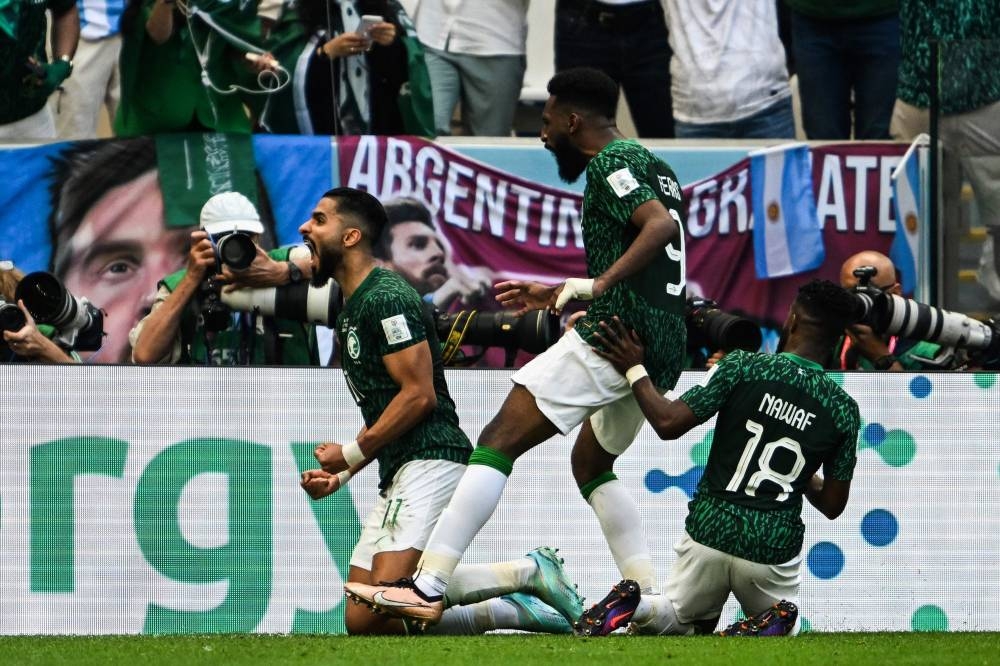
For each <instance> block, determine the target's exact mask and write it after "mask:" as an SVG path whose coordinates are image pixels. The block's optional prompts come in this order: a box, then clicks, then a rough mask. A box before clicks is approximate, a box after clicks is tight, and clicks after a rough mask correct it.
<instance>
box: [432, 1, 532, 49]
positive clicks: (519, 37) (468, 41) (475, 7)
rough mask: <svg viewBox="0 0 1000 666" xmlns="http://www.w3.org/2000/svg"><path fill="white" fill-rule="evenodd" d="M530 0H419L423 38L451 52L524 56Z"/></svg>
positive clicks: (436, 47) (438, 47) (434, 46)
mask: <svg viewBox="0 0 1000 666" xmlns="http://www.w3.org/2000/svg"><path fill="white" fill-rule="evenodd" d="M528 2H529V0H489V1H488V2H487V1H485V0H420V2H419V4H417V13H416V16H415V17H414V21H413V22H414V25H416V28H417V35H418V36H419V37H420V41H421V42H422V43H424V44H426V45H427V46H430V47H431V48H434V49H438V50H439V51H447V52H449V53H464V54H467V55H476V56H496V55H524V52H525V49H524V45H525V41H526V40H527V35H528V22H527V19H526V14H527V11H528Z"/></svg>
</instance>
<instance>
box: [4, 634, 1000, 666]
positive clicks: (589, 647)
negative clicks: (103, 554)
mask: <svg viewBox="0 0 1000 666" xmlns="http://www.w3.org/2000/svg"><path fill="white" fill-rule="evenodd" d="M998 655H1000V634H996V633H989V634H984V633H898V634H889V633H886V634H806V635H803V636H800V637H798V638H794V639H784V638H764V639H748V638H744V639H734V638H726V639H723V638H716V637H713V636H700V637H696V638H654V637H642V638H637V637H631V636H611V637H609V638H590V639H579V638H573V637H570V636H526V635H503V636H477V637H438V636H425V637H421V638H364V637H351V638H349V637H345V636H316V635H311V636H308V635H294V636H264V635H212V636H4V637H0V662H2V663H3V664H4V665H5V666H6V665H10V664H67V665H69V664H72V666H88V665H89V664H100V665H102V666H104V665H105V664H135V665H136V666H156V665H158V664H164V665H166V664H170V665H171V666H195V665H197V664H227V665H230V664H232V665H239V664H308V665H309V666H326V665H328V664H352V665H353V664H358V665H363V666H367V665H368V664H372V665H377V666H382V665H385V666H396V665H403V666H425V665H426V666H442V665H444V664H469V665H471V666H487V665H489V664H518V665H520V664H555V665H556V666H570V665H571V664H588V665H603V664H608V665H614V666H618V665H621V666H632V665H633V664H634V665H636V666H647V665H650V666H651V665H652V664H663V663H670V664H672V665H673V664H698V665H699V666H705V665H707V664H738V665H741V666H742V665H744V664H745V665H747V666H781V665H782V664H787V665H788V666H809V665H810V664H816V665H817V666H820V665H822V666H827V665H829V664H849V665H850V666H857V665H858V664H878V665H879V666H889V665H890V664H891V665H892V666H895V665H896V664H963V665H966V664H992V663H997V660H998V658H1000V657H998Z"/></svg>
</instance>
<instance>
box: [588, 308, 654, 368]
mask: <svg viewBox="0 0 1000 666" xmlns="http://www.w3.org/2000/svg"><path fill="white" fill-rule="evenodd" d="M594 339H595V340H597V341H598V342H599V343H600V345H601V347H603V349H601V348H598V347H592V349H593V350H594V352H595V353H596V354H598V355H599V356H602V357H604V358H606V359H608V361H610V362H611V365H613V366H615V370H617V371H618V372H620V373H622V374H625V371H626V370H628V369H629V368H631V367H633V366H636V365H642V359H643V353H644V349H643V346H642V341H641V340H639V334H638V333H636V332H635V331H633V330H629V329H627V328H625V325H624V324H623V323H622V321H621V319H619V318H618V317H615V318H614V319H613V320H612V321H611V324H610V325H608V323H607V322H603V321H602V322H601V332H600V333H594Z"/></svg>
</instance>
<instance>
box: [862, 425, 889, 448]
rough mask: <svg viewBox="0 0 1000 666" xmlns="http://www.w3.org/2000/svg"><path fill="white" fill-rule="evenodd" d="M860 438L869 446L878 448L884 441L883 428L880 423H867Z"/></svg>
mask: <svg viewBox="0 0 1000 666" xmlns="http://www.w3.org/2000/svg"><path fill="white" fill-rule="evenodd" d="M861 436H862V437H864V438H865V441H866V442H868V445H869V446H879V445H880V444H881V443H882V442H884V441H885V427H884V426H883V425H882V424H881V423H869V424H868V425H866V426H865V429H864V431H863V432H862V433H861Z"/></svg>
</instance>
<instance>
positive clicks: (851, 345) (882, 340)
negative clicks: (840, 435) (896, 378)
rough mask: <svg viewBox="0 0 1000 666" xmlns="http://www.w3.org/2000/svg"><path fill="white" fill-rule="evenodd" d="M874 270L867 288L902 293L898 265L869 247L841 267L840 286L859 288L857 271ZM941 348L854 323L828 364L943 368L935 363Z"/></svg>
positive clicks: (855, 367) (832, 366) (839, 367)
mask: <svg viewBox="0 0 1000 666" xmlns="http://www.w3.org/2000/svg"><path fill="white" fill-rule="evenodd" d="M864 268H872V269H874V271H875V272H874V274H872V275H871V278H870V282H869V283H868V285H867V288H868V289H877V290H878V291H881V292H884V293H888V294H896V295H901V294H902V288H901V287H900V284H899V280H898V279H897V275H896V267H895V266H893V264H892V261H891V260H890V259H889V257H887V256H885V255H884V254H881V253H880V252H875V251H872V250H866V251H864V252H859V253H857V254H855V255H853V256H851V257H848V259H847V261H845V262H844V264H843V265H842V266H841V267H840V286H842V287H844V288H845V289H847V290H855V289H856V288H858V284H859V280H860V279H861V278H860V277H859V276H858V275H855V271H857V270H859V269H864ZM941 351H942V347H941V345H938V344H935V343H933V342H926V341H922V340H907V339H904V338H899V337H897V336H894V335H880V334H878V333H876V332H875V331H874V330H872V328H871V327H870V326H867V325H865V324H854V325H852V326H850V327H849V328H848V329H847V330H846V331H845V335H844V336H843V337H841V338H840V340H838V342H837V345H836V347H835V348H834V351H833V358H832V359H831V362H830V364H829V365H828V367H829V368H830V369H833V370H889V371H893V372H903V371H906V370H922V369H925V368H934V369H941V368H942V365H941V363H940V362H934V361H935V358H936V357H937V356H938V354H939V353H940V352H941Z"/></svg>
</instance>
